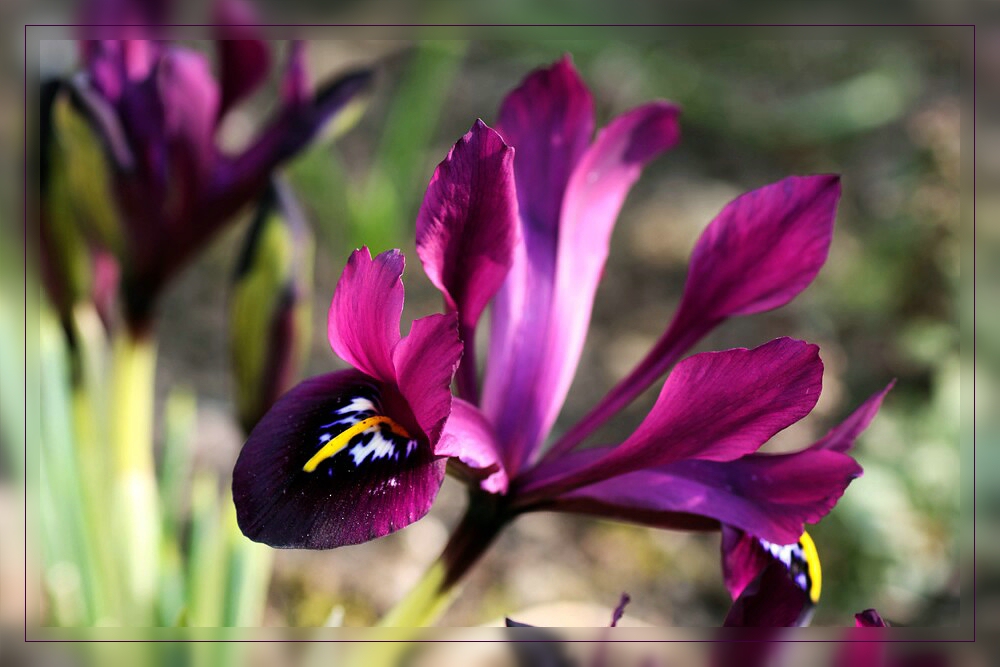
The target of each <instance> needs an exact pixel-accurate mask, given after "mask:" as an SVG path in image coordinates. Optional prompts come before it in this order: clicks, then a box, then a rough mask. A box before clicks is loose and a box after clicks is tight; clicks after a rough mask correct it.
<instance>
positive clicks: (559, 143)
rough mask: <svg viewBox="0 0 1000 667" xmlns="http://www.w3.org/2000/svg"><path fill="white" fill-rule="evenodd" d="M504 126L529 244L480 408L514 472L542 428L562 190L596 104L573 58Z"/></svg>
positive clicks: (515, 105)
mask: <svg viewBox="0 0 1000 667" xmlns="http://www.w3.org/2000/svg"><path fill="white" fill-rule="evenodd" d="M496 127H497V131H498V132H499V133H500V135H501V136H502V137H503V139H504V141H505V142H506V143H507V144H508V145H510V146H513V147H514V150H515V152H516V155H517V157H516V158H515V160H514V176H515V182H516V184H517V202H518V213H519V218H520V225H521V238H522V242H521V243H520V244H518V245H517V247H516V249H515V254H514V258H513V265H512V266H511V269H510V272H509V274H508V276H507V280H506V282H505V283H504V285H503V287H502V288H501V289H500V291H499V292H498V293H497V295H496V298H495V299H494V301H493V306H492V310H491V324H490V354H489V363H488V364H487V367H486V375H485V377H484V381H483V398H482V402H481V405H482V406H483V409H484V411H485V412H486V414H487V415H488V416H489V417H490V418H491V419H492V420H493V422H494V423H495V424H496V425H497V429H498V432H497V435H498V437H499V438H500V439H501V441H502V442H503V443H504V448H505V451H506V452H507V454H506V457H507V459H506V460H507V462H508V464H509V466H508V471H509V472H511V473H513V472H515V471H516V469H517V468H518V467H519V466H520V465H521V463H522V461H523V459H524V458H526V456H527V454H528V453H530V450H531V449H532V447H533V446H534V445H535V444H536V443H534V442H530V441H529V438H530V435H529V434H532V433H537V432H538V431H539V428H538V424H539V406H541V405H544V403H545V402H546V401H547V400H548V399H547V398H546V396H544V394H543V392H541V391H540V390H539V389H538V386H537V382H536V380H537V378H538V374H539V372H540V367H541V364H542V363H543V362H544V359H543V355H544V353H545V349H544V346H545V336H546V332H547V327H548V320H549V314H550V309H551V301H552V289H553V284H554V281H555V273H556V253H557V246H558V240H559V225H560V214H561V211H562V205H563V194H564V192H565V190H566V183H567V182H568V181H569V178H570V174H571V173H572V171H573V169H574V168H575V167H576V165H577V163H578V162H579V160H580V158H581V157H582V156H583V154H584V152H585V151H586V150H587V147H588V146H589V143H590V138H591V135H592V134H593V131H594V103H593V100H592V99H591V96H590V91H588V90H587V87H586V86H585V85H584V83H583V81H581V80H580V77H579V75H578V74H577V72H576V70H575V69H574V68H573V64H572V62H571V61H570V59H569V57H568V56H567V57H565V58H563V59H562V60H560V61H559V62H557V63H555V64H554V65H552V66H551V67H548V68H545V69H540V70H536V71H535V72H532V73H531V74H530V75H528V77H527V78H525V80H524V82H523V83H522V84H521V85H520V86H519V87H518V88H517V89H515V90H514V91H512V92H511V93H510V94H509V95H507V97H506V98H505V99H504V102H503V104H502V105H501V108H500V113H499V116H498V118H497V125H496Z"/></svg>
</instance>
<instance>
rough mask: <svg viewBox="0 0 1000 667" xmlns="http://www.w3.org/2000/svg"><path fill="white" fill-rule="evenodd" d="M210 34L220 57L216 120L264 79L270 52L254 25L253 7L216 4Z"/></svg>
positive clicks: (234, 0) (233, 1) (235, 0)
mask: <svg viewBox="0 0 1000 667" xmlns="http://www.w3.org/2000/svg"><path fill="white" fill-rule="evenodd" d="M212 13H213V23H214V24H215V25H214V27H213V33H214V37H215V44H216V49H217V50H218V54H219V69H220V79H221V82H222V103H221V104H220V106H219V117H222V116H223V115H225V113H226V112H227V111H229V109H231V108H232V106H233V105H234V104H236V103H237V102H239V101H240V100H241V99H243V98H244V97H246V96H247V95H249V94H250V93H252V92H253V91H254V90H256V89H257V87H258V86H260V84H262V83H263V82H264V79H266V78H267V72H268V70H269V69H270V67H271V50H270V49H269V48H268V46H267V42H266V41H264V39H263V34H262V33H261V30H260V28H259V27H258V26H257V25H254V24H258V23H260V19H259V18H258V17H257V14H256V12H255V11H254V9H253V7H252V6H251V5H249V4H248V3H245V2H243V1H242V0H216V3H215V7H214V8H213V11H212Z"/></svg>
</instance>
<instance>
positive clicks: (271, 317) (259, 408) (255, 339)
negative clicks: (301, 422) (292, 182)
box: [229, 180, 314, 433]
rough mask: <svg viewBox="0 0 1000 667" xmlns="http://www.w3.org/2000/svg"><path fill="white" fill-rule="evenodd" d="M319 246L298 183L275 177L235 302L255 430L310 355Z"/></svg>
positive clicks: (237, 340)
mask: <svg viewBox="0 0 1000 667" xmlns="http://www.w3.org/2000/svg"><path fill="white" fill-rule="evenodd" d="M313 252H314V249H313V239H312V235H311V233H310V231H309V228H308V226H307V225H306V221H305V218H304V217H303V215H302V211H301V209H300V208H299V206H298V203H297V202H296V201H295V198H294V196H293V195H292V192H291V190H290V189H289V188H288V186H287V185H285V184H284V183H282V182H280V181H277V180H276V181H274V182H273V183H272V185H271V186H270V187H269V188H268V190H267V191H266V192H265V194H264V196H263V198H262V199H261V201H260V203H259V204H258V208H257V212H256V215H255V216H254V219H253V222H252V224H251V226H250V230H249V232H248V233H247V238H246V241H245V243H244V246H243V252H242V253H241V254H240V259H239V263H238V265H237V267H236V275H235V277H234V281H233V286H232V293H231V296H230V305H229V344H230V353H231V355H232V362H233V379H234V381H235V384H236V387H235V388H236V407H237V415H238V416H239V420H240V424H241V425H242V426H243V429H244V431H245V432H247V433H249V432H250V430H251V429H252V428H253V426H254V424H256V423H257V421H258V420H259V419H260V418H261V417H262V416H263V415H264V413H265V412H267V410H268V409H269V408H270V407H271V406H272V405H273V404H274V402H275V401H276V400H278V397H279V396H281V395H282V394H283V393H285V391H287V390H288V389H290V388H291V387H292V385H293V384H294V383H295V379H296V377H297V376H298V372H299V370H300V369H301V368H302V365H303V363H304V362H305V358H306V355H307V354H308V351H309V340H310V338H311V337H310V331H309V329H310V316H311V312H312V309H311V308H310V295H311V293H312V265H313Z"/></svg>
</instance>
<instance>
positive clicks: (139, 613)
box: [109, 333, 161, 626]
mask: <svg viewBox="0 0 1000 667" xmlns="http://www.w3.org/2000/svg"><path fill="white" fill-rule="evenodd" d="M155 368H156V345H155V342H154V340H153V339H152V337H151V336H149V335H141V334H140V335H135V334H133V333H123V335H121V336H119V337H118V339H117V340H116V341H115V343H114V350H113V368H112V382H113V385H112V400H111V403H110V405H109V408H110V410H111V414H110V415H109V417H110V421H111V442H112V450H113V452H114V470H115V478H114V486H113V493H114V496H113V497H114V505H113V507H114V508H115V512H116V516H115V517H114V521H116V522H117V525H118V531H117V534H118V536H119V539H120V542H119V553H121V554H122V556H123V562H122V563H121V567H122V573H123V575H124V579H125V581H126V582H127V583H128V587H127V589H128V590H129V591H130V592H131V595H130V598H131V599H130V600H128V603H129V604H128V614H129V616H128V620H127V623H128V624H129V625H140V626H141V625H150V624H152V622H153V618H152V609H153V604H152V603H153V600H154V598H155V595H156V585H157V577H158V572H159V560H160V537H161V536H160V508H159V498H158V496H157V487H156V475H155V466H154V463H153V392H154V385H153V381H154V372H155Z"/></svg>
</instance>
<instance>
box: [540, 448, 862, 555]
mask: <svg viewBox="0 0 1000 667" xmlns="http://www.w3.org/2000/svg"><path fill="white" fill-rule="evenodd" d="M574 458H575V457H574ZM860 474H861V467H860V466H859V465H858V464H857V463H856V462H855V461H854V459H852V458H851V457H850V456H847V455H845V454H840V453H838V452H829V451H810V450H805V451H802V452H795V453H790V454H773V455H768V454H753V455H750V456H744V457H741V458H739V459H736V460H735V461H696V460H693V461H680V462H677V463H674V464H671V465H667V466H662V467H658V468H654V469H651V470H641V471H637V472H633V473H629V474H626V475H621V476H618V477H614V478H612V479H609V480H606V481H603V482H598V483H596V484H592V485H590V486H586V487H583V488H581V489H577V490H575V491H571V492H569V493H566V494H564V495H562V496H560V497H559V498H558V499H556V501H555V505H554V507H553V508H554V509H557V510H559V511H567V512H582V513H586V514H593V515H597V516H606V517H612V518H616V519H619V520H622V521H630V522H632V523H640V524H643V525H649V526H656V527H660V528H674V529H678V530H713V529H716V528H718V526H719V524H720V523H722V524H728V525H730V526H735V527H738V528H741V529H743V530H746V531H749V532H751V533H752V534H754V535H760V536H766V537H767V538H768V539H770V540H774V541H777V542H788V541H792V540H795V539H796V538H797V537H798V536H799V535H800V534H801V533H802V529H803V525H804V524H806V523H815V522H817V521H819V520H820V519H821V518H822V517H824V516H826V514H827V513H828V512H829V511H830V510H831V509H832V508H833V506H834V504H835V503H836V502H837V500H838V499H839V498H840V497H841V495H843V493H844V490H845V489H846V488H847V486H848V485H849V484H850V483H851V481H852V480H854V479H855V478H856V477H858V476H859V475H860Z"/></svg>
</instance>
